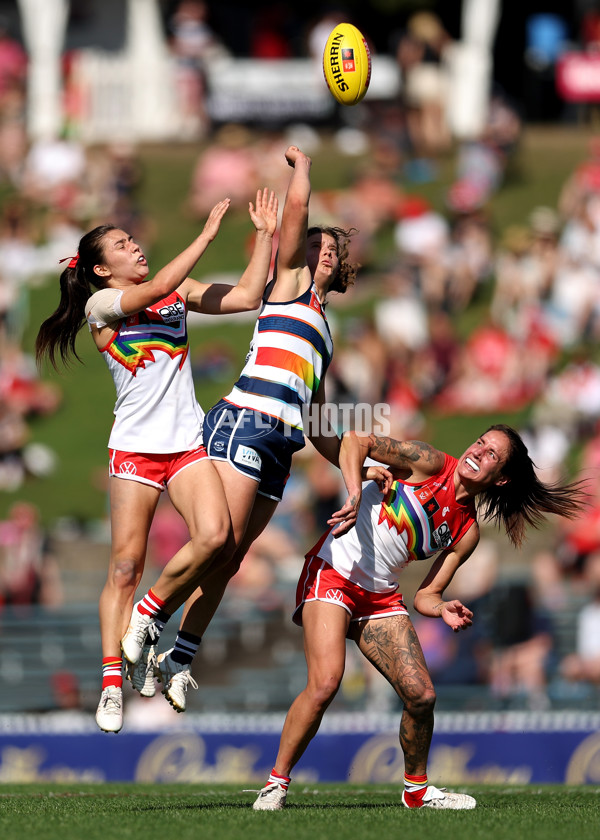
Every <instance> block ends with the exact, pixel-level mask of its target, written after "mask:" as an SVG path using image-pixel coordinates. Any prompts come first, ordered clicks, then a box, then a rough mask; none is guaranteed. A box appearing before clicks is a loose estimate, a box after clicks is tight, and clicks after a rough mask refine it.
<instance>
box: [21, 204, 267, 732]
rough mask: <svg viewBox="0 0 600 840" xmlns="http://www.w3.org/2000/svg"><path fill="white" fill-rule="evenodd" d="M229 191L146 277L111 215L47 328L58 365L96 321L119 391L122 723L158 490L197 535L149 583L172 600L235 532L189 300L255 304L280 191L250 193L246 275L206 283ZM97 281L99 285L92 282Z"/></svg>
mask: <svg viewBox="0 0 600 840" xmlns="http://www.w3.org/2000/svg"><path fill="white" fill-rule="evenodd" d="M228 207H229V199H225V200H223V201H220V202H219V203H218V204H217V205H215V207H214V208H213V210H212V211H211V213H210V215H209V217H208V220H207V222H206V224H205V226H204V229H203V231H202V233H201V234H200V235H199V236H198V237H197V238H196V239H195V240H194V242H192V244H191V245H189V246H188V247H187V248H186V249H185V250H184V251H182V252H181V253H180V254H179V255H178V256H176V257H175V258H174V259H173V260H172V261H171V262H170V263H168V265H166V266H165V267H164V268H162V269H161V270H160V271H159V272H158V273H157V274H156V275H155V276H154V277H153V278H152V279H148V273H149V268H148V263H147V260H146V257H145V256H144V254H143V252H142V250H141V248H140V246H139V245H138V244H137V243H136V242H134V241H133V239H132V237H131V236H129V235H128V234H127V233H126V232H125V231H123V230H121V229H119V228H116V227H114V226H113V225H102V226H100V227H97V228H95V229H94V230H92V231H90V232H89V233H87V234H86V235H85V236H84V237H82V239H81V241H80V243H79V249H78V252H77V255H76V256H75V257H73V258H71V259H70V261H69V264H68V266H67V268H66V269H65V270H64V271H63V273H62V275H61V278H60V286H61V297H60V303H59V305H58V308H57V309H56V311H55V312H54V313H53V314H52V315H51V316H50V317H49V318H48V319H47V320H46V321H44V323H43V324H42V326H41V327H40V330H39V333H38V337H37V342H36V356H37V359H38V362H41V360H42V358H43V357H44V356H48V358H49V360H50V362H51V363H52V364H53V365H54V366H55V367H56V364H57V361H58V358H59V357H60V359H61V360H62V361H63V362H66V361H67V360H68V359H69V357H70V356H73V355H74V356H77V354H76V351H75V339H76V337H77V334H78V332H79V329H80V328H81V326H82V324H83V323H84V322H85V320H87V322H88V325H89V328H90V331H91V334H92V338H93V340H94V342H95V344H96V346H97V348H98V350H99V351H100V352H101V353H102V354H103V356H104V358H105V360H106V362H107V364H108V367H109V370H110V372H111V374H112V376H113V379H114V382H115V387H116V391H117V400H116V403H115V409H114V412H115V421H114V425H113V428H112V431H111V435H110V441H109V451H110V477H111V478H110V511H111V514H110V516H111V556H110V564H109V570H108V577H107V581H106V585H105V587H104V589H103V591H102V594H101V596H100V629H101V635H102V656H103V680H102V697H101V700H100V704H99V706H98V711H97V715H96V720H97V722H98V725H99V726H100V728H101V729H103V730H105V731H109V732H118V731H119V729H120V728H121V726H122V675H121V670H122V655H121V649H120V640H121V638H122V636H123V634H124V632H125V629H126V627H127V621H128V618H129V616H130V614H131V609H132V604H133V598H134V594H135V590H136V588H137V585H138V584H139V581H140V579H141V576H142V572H143V569H144V561H145V555H146V546H147V541H148V533H149V530H150V525H151V523H152V518H153V516H154V512H155V510H156V506H157V504H158V500H159V497H160V494H161V492H162V490H163V489H165V488H167V489H168V492H169V496H170V498H171V500H172V502H173V504H174V506H175V508H176V509H177V510H178V511H179V513H180V514H181V516H182V517H183V519H184V520H185V522H186V525H187V526H188V529H189V532H190V541H189V542H188V543H187V544H186V545H185V546H184V547H183V548H182V549H181V550H180V551H179V552H178V553H177V554H176V555H175V556H174V557H173V558H172V560H171V562H170V563H169V564H168V571H165V575H164V579H165V580H164V581H163V580H162V579H161V580H160V581H159V582H158V583H157V585H156V588H155V590H154V591H153V592H152V593H151V602H152V604H153V605H154V606H156V605H158V606H159V607H160V606H165V605H166V601H167V599H168V594H169V591H170V590H169V586H171V585H172V582H173V579H174V578H175V579H176V580H177V582H178V583H180V582H181V581H186V580H191V579H193V578H194V577H195V576H196V575H197V574H198V570H199V569H200V568H202V567H204V566H207V565H208V564H210V563H211V561H212V560H213V559H214V558H215V557H216V556H217V555H218V553H219V552H220V551H221V550H222V549H223V547H224V546H225V544H226V543H227V540H228V539H229V538H230V521H229V512H228V509H227V501H226V498H225V494H224V491H223V486H222V483H221V479H220V478H219V475H218V473H217V471H216V470H215V468H214V466H213V464H212V463H211V461H210V460H209V459H208V458H207V456H206V451H205V449H204V447H203V445H202V419H203V412H202V409H201V408H200V406H199V405H198V403H197V401H196V397H195V392H194V385H193V381H192V375H191V366H190V360H189V344H188V337H187V328H186V311H187V309H191V310H193V311H196V312H205V313H210V314H215V315H217V314H225V313H230V312H239V311H245V310H250V309H256V308H257V307H258V305H259V304H260V301H261V298H262V294H263V292H264V288H265V285H266V281H267V276H268V271H269V266H270V262H271V257H272V240H273V234H274V232H275V229H276V226H277V209H278V202H277V198H276V197H275V195H274V193H272V192H269V191H268V190H267V189H264V190H259V191H258V192H257V195H256V202H255V203H254V204H253V203H252V202H250V204H249V213H250V218H251V220H252V222H253V224H254V226H255V228H256V239H255V245H254V249H253V253H252V256H251V258H250V262H249V264H248V266H247V268H246V270H245V272H244V274H243V276H242V277H241V279H240V281H239V283H238V284H237V285H236V286H229V285H225V284H214V283H213V284H201V283H198V282H196V281H195V280H193V279H192V278H191V277H189V276H188V274H189V272H190V271H191V270H192V269H193V267H194V266H195V264H196V263H197V262H198V260H199V259H200V257H201V256H202V255H203V253H204V252H205V250H206V248H207V247H208V245H209V244H210V243H211V242H212V240H213V239H214V238H215V236H216V235H217V233H218V230H219V227H220V224H221V220H222V218H223V216H224V215H225V213H226V211H227V209H228ZM94 289H96V290H97V291H95V292H94ZM146 676H147V675H146V673H145V672H142V673H139V672H138V673H135V672H134V673H130V677H131V678H132V679H136V680H137V681H138V687H139V688H140V689H141V690H142V691H144V693H147V694H152V693H154V680H153V673H152V672H151V673H150V680H149V681H147V680H146Z"/></svg>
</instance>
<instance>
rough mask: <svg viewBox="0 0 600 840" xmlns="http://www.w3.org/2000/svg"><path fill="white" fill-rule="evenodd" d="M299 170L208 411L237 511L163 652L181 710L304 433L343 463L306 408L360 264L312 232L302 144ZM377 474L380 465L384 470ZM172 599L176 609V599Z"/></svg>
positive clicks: (341, 245) (331, 234)
mask: <svg viewBox="0 0 600 840" xmlns="http://www.w3.org/2000/svg"><path fill="white" fill-rule="evenodd" d="M285 156H286V159H287V161H288V163H289V165H290V166H291V167H292V169H293V172H292V175H291V177H290V182H289V185H288V189H287V193H286V199H285V204H284V208H283V214H282V221H281V229H280V236H279V246H278V252H277V260H276V270H275V276H274V279H273V282H272V283H271V284H269V287H268V290H267V293H266V294H265V299H264V301H263V306H262V309H261V312H260V315H259V319H258V322H257V325H256V329H255V332H254V337H253V340H252V345H251V348H250V352H249V354H248V358H247V360H246V365H245V367H244V370H243V371H242V373H241V375H240V378H239V379H238V381H237V382H236V384H235V386H234V388H233V390H232V391H231V392H230V393H229V394H228V395H227V397H226V398H225V399H224V400H222V401H221V402H220V403H218V404H217V405H216V406H213V408H212V409H211V410H210V411H208V412H207V415H206V419H205V424H204V442H205V445H206V448H207V451H208V454H209V457H211V458H212V459H213V461H214V463H215V466H216V469H217V472H218V473H219V476H220V477H221V480H222V482H223V487H224V489H225V495H226V497H227V501H228V504H229V510H230V513H231V521H232V529H233V537H234V540H233V543H232V544H231V545H230V546H228V547H227V549H226V550H225V552H224V553H223V558H227V562H225V563H223V564H221V562H220V560H221V558H220V560H219V564H218V567H214V571H213V569H211V570H209V572H208V573H207V574H206V575H203V576H202V578H201V579H199V580H198V583H199V584H200V585H201V589H199V590H197V592H195V593H194V594H193V595H192V593H191V589H190V588H189V587H188V588H186V587H185V586H181V587H180V588H179V593H178V596H177V600H178V601H179V603H183V602H184V601H185V600H186V598H188V596H190V595H192V597H190V598H189V600H188V602H187V604H186V612H185V614H184V621H183V624H182V626H181V627H180V633H179V634H178V636H177V639H176V641H175V648H174V649H173V650H172V651H169V652H168V654H162V655H161V656H159V667H160V672H159V674H158V677H159V679H160V680H161V682H162V683H163V686H164V688H163V693H164V694H165V696H166V697H167V699H168V700H169V702H170V703H171V704H172V705H173V706H174V707H175V708H176V709H177V710H178V711H184V709H185V704H186V690H187V687H188V685H189V684H192V685H193V683H192V682H190V664H191V661H192V658H193V655H194V653H195V651H196V650H197V648H198V645H199V643H200V639H201V637H202V634H203V632H204V630H205V629H206V627H207V626H208V624H209V622H210V620H211V618H212V616H213V614H214V612H215V610H216V609H217V607H218V605H219V603H220V601H221V598H222V596H223V593H224V591H225V588H226V586H227V583H228V582H229V580H230V578H231V577H232V576H233V575H234V574H235V572H236V571H237V569H238V568H239V564H240V563H241V561H242V560H243V558H244V555H245V554H246V552H247V550H248V548H249V546H250V545H251V544H252V542H253V541H254V540H255V539H256V538H257V537H258V535H259V534H260V533H261V532H262V531H263V529H264V528H265V527H266V525H267V523H268V522H269V520H270V519H271V517H272V515H273V513H274V511H275V508H276V507H277V504H278V503H279V501H280V500H281V497H282V494H283V490H284V487H285V483H286V480H287V477H288V475H289V472H290V468H291V460H292V455H293V453H294V452H295V451H297V450H298V449H299V448H301V447H302V446H304V436H305V434H307V435H308V436H309V437H310V439H311V441H312V442H313V443H314V445H315V447H316V448H317V450H318V451H319V452H320V453H321V454H322V455H324V456H325V457H326V458H327V459H328V460H329V461H331V462H332V463H334V464H336V465H337V463H338V451H339V445H340V441H339V439H338V437H337V436H336V435H335V433H333V430H331V429H329V427H327V428H326V429H322V428H321V429H319V430H317V432H316V434H311V431H310V430H307V429H304V427H303V423H302V418H303V408H304V407H307V408H308V407H310V406H311V405H315V406H316V405H320V404H322V403H323V402H324V401H325V388H324V385H325V375H326V372H327V367H328V365H329V361H330V359H331V354H332V351H333V344H332V341H331V336H330V334H329V327H328V326H327V319H326V317H325V309H324V307H325V302H326V298H327V295H328V293H329V292H331V291H337V292H344V291H345V290H346V288H347V287H348V285H350V284H351V283H353V282H354V277H355V274H356V267H355V266H353V265H352V264H351V263H349V262H348V259H347V257H348V251H347V242H348V237H349V235H350V233H351V232H350V231H343V230H341V229H340V228H334V227H326V228H320V227H313V228H309V226H308V212H309V199H310V193H311V183H310V169H311V165H312V162H311V160H310V158H309V157H307V156H306V155H305V154H304V153H303V152H301V151H300V149H298V148H297V147H296V146H290V147H288V149H287V150H286V152H285ZM378 469H379V468H374V474H378V473H377V471H378ZM171 603H175V599H173V600H172V602H171ZM142 609H143V599H142V602H139V603H138V604H136V606H135V607H134V610H133V613H132V619H131V622H130V625H129V628H128V631H127V634H126V637H125V638H124V639H123V650H124V652H125V655H126V656H127V657H131V659H132V660H133V661H135V660H136V657H140V656H141V655H142V650H141V647H140V646H139V645H137V646H136V645H132V644H130V639H131V638H135V637H136V636H137V635H138V631H139V632H140V633H141V629H140V627H141V626H142V624H143V622H144V620H145V619H144V614H143V613H142Z"/></svg>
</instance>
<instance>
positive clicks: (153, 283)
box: [120, 198, 230, 315]
mask: <svg viewBox="0 0 600 840" xmlns="http://www.w3.org/2000/svg"><path fill="white" fill-rule="evenodd" d="M229 204H230V200H229V199H228V198H225V199H223V201H219V202H218V204H215V206H214V207H213V209H212V210H211V211H210V213H209V215H208V218H207V220H206V223H205V225H204V228H203V229H202V233H200V235H199V236H197V237H196V239H194V241H193V242H192V243H191V245H188V247H187V248H186V249H185V250H183V251H182V252H181V253H180V254H178V255H177V256H176V257H175V258H174V259H172V260H171V262H169V263H167V265H166V266H165V267H164V268H161V269H160V271H158V272H157V273H156V274H155V275H154V277H153V278H152V279H151V280H147V281H146V282H145V283H140V284H139V285H137V286H129V287H128V288H126V289H125V290H124V292H123V295H122V297H121V302H120V306H121V310H122V311H123V312H124V313H125V315H130V314H132V313H134V312H139V311H141V310H142V309H145V308H146V306H151V305H152V304H153V303H156V302H157V301H159V300H162V299H163V298H164V297H167V295H170V294H171V292H174V291H175V289H177V288H179V286H181V284H182V283H183V282H184V281H185V279H186V278H187V276H188V275H189V273H190V271H192V269H193V268H194V266H195V265H196V263H197V262H198V260H199V259H200V258H201V257H202V255H203V254H204V252H205V251H206V249H207V248H208V246H209V245H210V243H211V242H212V241H213V240H214V238H215V237H216V235H217V233H218V232H219V228H220V227H221V221H222V219H223V216H224V215H225V213H226V212H227V210H228V208H229Z"/></svg>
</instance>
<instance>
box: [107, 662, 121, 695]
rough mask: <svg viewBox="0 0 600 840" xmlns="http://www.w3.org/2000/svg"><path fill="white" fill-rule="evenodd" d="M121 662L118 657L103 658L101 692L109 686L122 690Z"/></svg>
mask: <svg viewBox="0 0 600 840" xmlns="http://www.w3.org/2000/svg"><path fill="white" fill-rule="evenodd" d="M122 667H123V660H122V659H121V658H120V657H118V656H105V657H104V659H103V660H102V691H104V689H105V688H108V686H109V685H114V686H116V687H117V688H123V674H122V672H121V669H122Z"/></svg>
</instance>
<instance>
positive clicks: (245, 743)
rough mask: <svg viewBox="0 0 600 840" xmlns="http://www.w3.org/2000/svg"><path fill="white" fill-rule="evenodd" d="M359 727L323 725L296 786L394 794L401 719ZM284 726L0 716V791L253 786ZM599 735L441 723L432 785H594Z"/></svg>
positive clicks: (454, 719)
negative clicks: (346, 785) (44, 785)
mask: <svg viewBox="0 0 600 840" xmlns="http://www.w3.org/2000/svg"><path fill="white" fill-rule="evenodd" d="M61 714H62V713H61ZM186 717H188V716H187V715H186ZM358 718H359V719H357V717H356V716H354V715H348V716H344V715H338V716H334V715H332V716H330V720H329V722H328V723H326V722H324V724H323V728H322V731H320V732H319V734H318V735H317V737H316V738H315V739H314V741H313V742H312V743H311V744H310V746H309V748H308V750H307V751H306V753H305V755H304V756H303V758H302V760H301V761H300V763H299V764H298V766H297V768H296V769H295V771H294V779H295V780H296V781H297V782H304V783H315V782H319V781H321V782H344V781H348V782H353V783H355V784H370V783H373V784H398V786H399V787H400V786H401V785H402V782H403V776H404V759H403V755H402V751H401V750H400V747H399V744H398V725H399V720H400V717H399V715H378V716H374V717H373V718H372V719H367V718H364V719H363V718H362V717H361V716H358ZM282 723H283V716H282V715H281V716H278V715H273V716H267V715H258V716H252V715H241V716H232V715H212V716H210V715H209V716H203V715H199V716H194V715H190V716H189V717H188V719H187V720H186V721H184V722H182V724H181V725H179V726H174V727H173V726H171V727H166V728H164V727H162V726H161V727H160V728H159V729H157V730H155V731H130V732H127V731H125V730H124V731H123V732H121V733H120V734H119V736H118V738H112V737H110V738H109V737H107V736H106V734H104V733H101V732H99V731H98V729H97V727H96V725H95V723H94V721H93V718H92V717H91V715H86V716H83V715H82V716H81V717H80V718H79V720H77V717H76V713H68V714H66V716H65V715H62V716H61V717H59V718H54V719H53V715H52V714H51V713H50V714H49V715H48V716H39V717H37V716H17V715H14V716H8V715H7V716H1V717H0V783H1V782H4V783H10V784H16V783H26V782H40V781H53V782H73V781H81V782H105V781H106V782H118V781H123V782H134V781H135V782H148V783H158V782H170V783H182V782H192V783H201V782H211V783H215V782H223V783H225V782H227V783H235V784H237V783H239V784H241V785H244V784H249V783H256V784H257V785H260V784H262V783H263V782H264V780H265V778H267V776H268V774H269V771H270V768H271V766H272V764H273V758H274V756H275V755H276V753H277V747H278V744H279V733H280V730H281V724H282ZM599 729H600V715H599V714H598V713H588V714H585V713H581V714H579V713H576V712H565V713H560V712H556V713H552V712H548V713H532V712H531V713H498V714H458V713H457V714H450V715H449V714H445V715H444V714H440V715H439V716H437V717H436V730H435V733H434V736H433V743H432V749H431V754H430V761H429V773H428V775H429V778H430V779H431V780H432V781H433V782H434V783H435V784H444V785H457V784H486V783H490V784H491V783H493V784H538V783H540V784H542V783H548V784H577V785H581V784H594V785H598V784H600V733H599V732H598V730H599ZM249 801H251V798H250V799H249Z"/></svg>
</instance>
